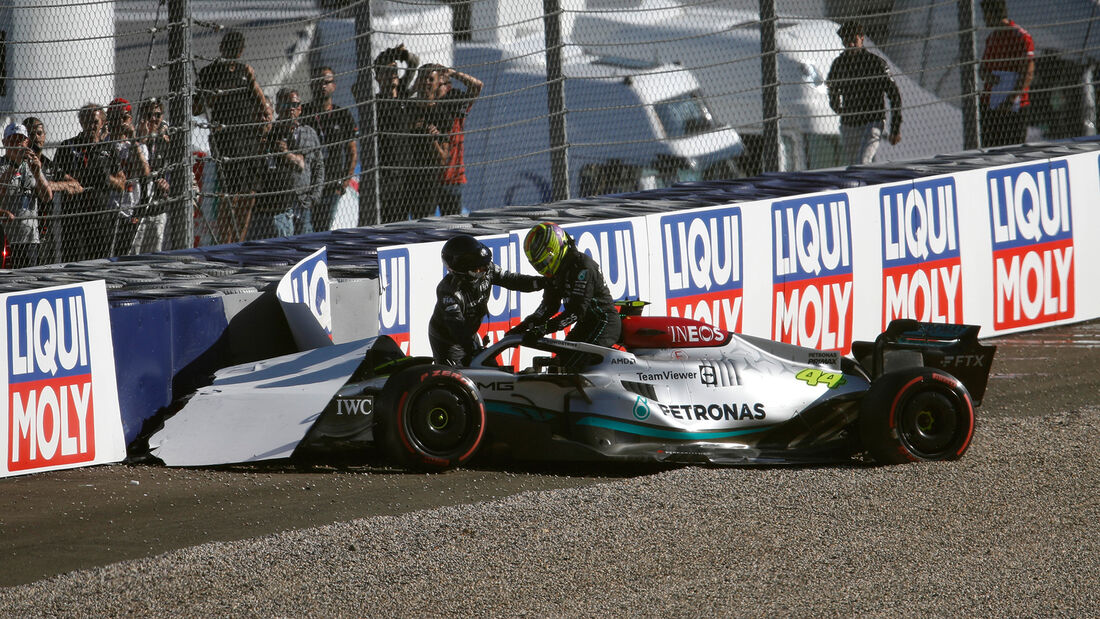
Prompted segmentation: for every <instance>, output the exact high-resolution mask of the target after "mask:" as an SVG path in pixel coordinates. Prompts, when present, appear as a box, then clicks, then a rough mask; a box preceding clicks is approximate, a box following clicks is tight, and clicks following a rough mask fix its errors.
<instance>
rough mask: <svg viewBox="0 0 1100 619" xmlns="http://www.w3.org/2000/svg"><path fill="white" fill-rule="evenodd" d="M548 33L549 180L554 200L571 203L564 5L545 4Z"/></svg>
mask: <svg viewBox="0 0 1100 619" xmlns="http://www.w3.org/2000/svg"><path fill="white" fill-rule="evenodd" d="M542 10H543V16H542V19H543V23H544V25H545V31H546V82H547V84H546V103H547V107H548V109H549V110H550V178H551V179H552V185H553V199H554V200H555V201H558V200H568V199H569V159H568V155H569V152H568V149H569V145H568V140H567V139H566V138H567V136H566V127H565V78H564V77H563V75H562V68H561V50H562V42H561V3H560V2H559V0H542Z"/></svg>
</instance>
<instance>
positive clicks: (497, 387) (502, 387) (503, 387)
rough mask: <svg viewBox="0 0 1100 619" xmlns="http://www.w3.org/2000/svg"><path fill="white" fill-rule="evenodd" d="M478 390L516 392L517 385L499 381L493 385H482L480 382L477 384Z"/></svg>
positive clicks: (492, 383)
mask: <svg viewBox="0 0 1100 619" xmlns="http://www.w3.org/2000/svg"><path fill="white" fill-rule="evenodd" d="M477 388H478V389H488V390H489V391H515V389H516V385H515V383H512V382H509V381H506V380H498V381H495V382H491V383H480V382H479V383H477Z"/></svg>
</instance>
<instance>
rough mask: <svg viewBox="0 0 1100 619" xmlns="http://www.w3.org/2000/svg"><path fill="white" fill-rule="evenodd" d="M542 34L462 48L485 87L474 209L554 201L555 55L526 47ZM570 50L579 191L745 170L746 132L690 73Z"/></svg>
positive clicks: (464, 60)
mask: <svg viewBox="0 0 1100 619" xmlns="http://www.w3.org/2000/svg"><path fill="white" fill-rule="evenodd" d="M533 38H534V39H535V40H531V41H526V40H524V39H520V40H517V41H514V42H512V43H508V44H501V43H497V44H491V45H488V44H478V43H471V44H466V43H463V44H458V45H456V49H455V63H456V65H457V66H459V67H461V68H462V70H463V71H465V72H467V73H470V74H473V75H474V76H476V77H477V78H479V79H480V80H482V82H483V83H484V84H485V87H484V89H483V90H482V94H481V97H480V99H479V100H478V101H477V103H476V104H475V106H474V107H473V109H472V110H471V113H470V115H469V117H468V119H467V122H466V136H465V143H466V157H465V160H466V170H467V172H466V174H467V177H468V179H469V180H468V184H467V186H466V187H465V188H464V189H463V192H462V193H463V206H464V207H465V209H467V210H479V209H483V208H492V207H495V206H504V205H523V204H542V203H545V202H549V201H551V200H552V198H553V193H552V179H551V143H550V124H549V123H550V121H549V109H548V103H547V83H546V67H545V63H544V60H545V57H544V55H543V54H542V53H541V52H537V53H527V52H526V51H524V50H527V49H535V48H541V47H542V46H543V42H542V37H541V35H535V36H534V37H533ZM565 50H566V51H565V53H566V56H565V58H563V62H562V71H563V74H564V75H565V78H566V79H565V89H564V90H565V108H566V110H567V113H566V114H565V120H566V134H567V143H568V149H567V153H568V157H567V162H568V169H569V189H570V191H569V195H570V197H574V198H575V197H582V196H591V195H603V194H608V193H619V192H625V191H634V190H638V189H650V188H654V187H662V186H667V185H670V184H672V183H674V182H678V181H685V180H700V179H717V178H732V177H736V176H740V175H741V173H740V171H739V157H740V155H741V154H742V152H743V149H744V147H743V145H742V143H741V140H740V137H739V136H738V134H737V132H736V131H735V130H734V129H732V128H731V127H729V126H728V125H722V124H721V123H718V122H716V121H715V120H714V118H713V117H712V115H711V113H710V110H709V108H708V106H707V103H706V101H705V99H704V97H703V95H702V92H701V91H700V88H699V84H698V82H697V81H696V80H695V78H694V77H693V76H692V75H691V74H690V73H687V72H684V71H679V70H677V67H673V66H671V65H662V64H655V63H649V62H637V61H629V60H626V59H614V58H607V57H604V58H600V57H595V56H591V55H588V54H585V53H582V52H580V51H579V50H577V49H576V48H575V47H573V48H570V47H566V48H565Z"/></svg>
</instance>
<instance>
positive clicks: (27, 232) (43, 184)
mask: <svg viewBox="0 0 1100 619" xmlns="http://www.w3.org/2000/svg"><path fill="white" fill-rule="evenodd" d="M29 138H30V135H29V134H28V132H27V128H26V127H24V126H23V125H20V124H16V123H14V122H13V123H11V124H9V125H8V126H7V127H5V128H4V163H5V164H6V165H5V166H4V171H3V172H2V173H0V215H3V217H4V218H5V220H6V221H5V225H4V230H5V231H6V233H7V237H8V243H9V244H10V246H11V268H13V269H21V268H24V267H30V266H36V265H37V264H38V250H39V246H40V243H41V236H40V234H39V231H38V211H37V206H38V205H39V204H49V203H50V201H51V200H52V199H53V192H51V191H50V184H49V182H48V181H47V180H46V177H45V176H44V175H43V174H42V162H41V161H40V160H39V159H38V155H37V154H35V152H34V151H32V150H30V148H28V146H27V145H28V143H29V141H30V139H29Z"/></svg>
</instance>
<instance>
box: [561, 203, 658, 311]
mask: <svg viewBox="0 0 1100 619" xmlns="http://www.w3.org/2000/svg"><path fill="white" fill-rule="evenodd" d="M566 229H567V231H568V232H569V236H571V237H573V239H574V240H575V241H576V243H577V249H579V250H581V251H583V252H584V253H586V254H588V255H589V256H591V257H592V258H593V259H594V260H595V261H596V262H597V263H598V264H599V265H600V272H601V273H603V278H604V282H606V283H607V288H608V291H610V292H611V298H612V299H627V298H631V299H636V298H638V295H639V294H641V292H640V290H639V288H638V249H637V248H638V243H637V239H636V237H635V234H634V227H633V226H632V225H631V224H630V222H626V221H622V222H611V223H594V224H582V225H574V226H568V227H567V228H566Z"/></svg>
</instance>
